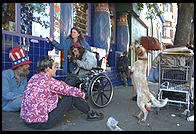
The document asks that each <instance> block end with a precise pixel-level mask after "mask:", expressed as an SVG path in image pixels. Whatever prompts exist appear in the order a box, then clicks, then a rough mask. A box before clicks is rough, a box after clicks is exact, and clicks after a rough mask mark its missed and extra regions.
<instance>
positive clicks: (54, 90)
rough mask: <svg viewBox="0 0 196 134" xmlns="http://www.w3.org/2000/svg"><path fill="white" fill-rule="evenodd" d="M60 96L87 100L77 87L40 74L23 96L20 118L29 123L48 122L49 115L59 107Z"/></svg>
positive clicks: (29, 83)
mask: <svg viewBox="0 0 196 134" xmlns="http://www.w3.org/2000/svg"><path fill="white" fill-rule="evenodd" d="M58 94H62V95H67V96H74V97H81V98H83V99H84V98H85V93H84V92H82V91H81V90H80V89H78V88H76V87H72V86H69V85H67V84H66V83H64V82H62V81H59V80H56V79H55V78H52V77H50V76H49V75H48V74H46V73H44V72H40V73H38V74H35V75H33V76H32V77H31V79H30V80H29V81H28V84H27V87H26V90H25V91H24V94H23V99H22V104H21V111H20V117H21V118H22V119H24V120H25V121H27V122H30V123H31V122H34V123H36V122H47V121H48V113H49V112H51V111H52V110H54V109H55V108H56V107H57V103H58Z"/></svg>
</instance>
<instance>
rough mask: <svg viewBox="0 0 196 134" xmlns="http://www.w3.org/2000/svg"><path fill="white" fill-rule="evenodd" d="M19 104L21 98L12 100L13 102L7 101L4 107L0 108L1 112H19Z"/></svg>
mask: <svg viewBox="0 0 196 134" xmlns="http://www.w3.org/2000/svg"><path fill="white" fill-rule="evenodd" d="M21 103H22V96H21V97H18V98H16V99H14V100H13V101H9V102H8V103H7V104H6V105H5V106H4V107H2V110H3V111H7V112H15V111H19V110H20V108H21Z"/></svg>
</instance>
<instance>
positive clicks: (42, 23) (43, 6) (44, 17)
mask: <svg viewBox="0 0 196 134" xmlns="http://www.w3.org/2000/svg"><path fill="white" fill-rule="evenodd" d="M20 11H21V14H20V15H21V16H20V17H21V25H20V27H21V33H22V34H28V35H35V36H39V37H43V36H49V32H50V29H49V27H50V4H49V3H21V9H20ZM46 32H47V33H48V34H47V35H45V34H46ZM44 38H45V37H44Z"/></svg>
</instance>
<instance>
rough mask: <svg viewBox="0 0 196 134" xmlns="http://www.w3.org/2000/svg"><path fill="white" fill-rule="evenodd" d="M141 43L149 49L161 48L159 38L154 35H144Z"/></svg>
mask: <svg viewBox="0 0 196 134" xmlns="http://www.w3.org/2000/svg"><path fill="white" fill-rule="evenodd" d="M140 44H141V45H142V46H143V47H144V48H145V49H147V50H161V44H160V42H159V40H158V39H156V38H154V37H149V36H142V37H141V40H140Z"/></svg>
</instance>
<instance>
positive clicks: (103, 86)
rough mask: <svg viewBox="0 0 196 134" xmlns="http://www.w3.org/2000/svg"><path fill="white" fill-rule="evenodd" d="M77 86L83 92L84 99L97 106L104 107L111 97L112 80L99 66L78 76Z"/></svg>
mask: <svg viewBox="0 0 196 134" xmlns="http://www.w3.org/2000/svg"><path fill="white" fill-rule="evenodd" d="M77 87H78V88H79V89H81V90H82V91H84V92H85V95H86V98H85V99H86V100H88V99H89V100H90V101H91V102H92V103H93V104H94V106H96V107H98V108H103V107H106V106H107V105H108V104H109V103H110V102H111V100H112V97H113V86H112V82H111V80H110V78H109V77H108V76H107V75H106V74H104V73H103V69H102V68H101V67H99V66H98V67H96V68H92V70H91V71H90V72H89V73H88V74H86V75H85V76H84V77H82V78H80V81H79V82H78V83H77Z"/></svg>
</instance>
